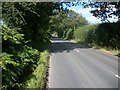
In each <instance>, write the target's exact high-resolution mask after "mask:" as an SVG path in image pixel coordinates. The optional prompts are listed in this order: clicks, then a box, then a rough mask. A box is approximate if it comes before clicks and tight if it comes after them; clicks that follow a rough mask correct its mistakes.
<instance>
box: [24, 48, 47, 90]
mask: <svg viewBox="0 0 120 90" xmlns="http://www.w3.org/2000/svg"><path fill="white" fill-rule="evenodd" d="M40 57H41V58H40V59H39V61H38V66H37V68H36V69H35V70H34V72H33V73H32V75H31V76H30V79H29V80H28V81H27V82H26V83H25V87H24V88H38V89H40V90H42V89H45V85H46V77H47V73H46V72H47V68H48V57H49V52H48V51H47V50H45V51H44V52H42V53H41V54H40Z"/></svg>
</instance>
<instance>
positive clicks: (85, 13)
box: [71, 8, 101, 24]
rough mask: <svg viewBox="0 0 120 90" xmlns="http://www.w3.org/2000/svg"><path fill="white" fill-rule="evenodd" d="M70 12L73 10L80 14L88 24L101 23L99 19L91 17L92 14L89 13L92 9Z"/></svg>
mask: <svg viewBox="0 0 120 90" xmlns="http://www.w3.org/2000/svg"><path fill="white" fill-rule="evenodd" d="M71 10H73V11H75V12H77V13H79V14H81V15H82V16H83V17H85V18H86V19H87V20H88V22H90V23H94V24H95V23H101V21H100V19H98V18H96V17H94V16H92V14H91V13H90V11H91V10H93V9H91V8H81V9H79V10H76V9H74V8H72V9H71Z"/></svg>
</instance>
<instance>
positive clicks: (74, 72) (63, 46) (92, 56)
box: [49, 38, 120, 88]
mask: <svg viewBox="0 0 120 90" xmlns="http://www.w3.org/2000/svg"><path fill="white" fill-rule="evenodd" d="M51 52H52V53H51V56H50V69H49V88H118V79H119V78H120V76H119V75H118V57H117V56H113V55H111V54H108V53H105V52H102V51H100V50H96V49H93V48H88V47H86V46H83V45H80V44H76V43H73V42H71V41H65V40H62V39H57V38H54V39H53V40H52V49H51Z"/></svg>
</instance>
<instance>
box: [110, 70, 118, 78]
mask: <svg viewBox="0 0 120 90" xmlns="http://www.w3.org/2000/svg"><path fill="white" fill-rule="evenodd" d="M109 72H111V73H112V74H114V75H115V76H116V77H117V78H120V76H119V75H117V74H115V73H114V72H112V71H109Z"/></svg>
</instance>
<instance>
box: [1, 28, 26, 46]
mask: <svg viewBox="0 0 120 90" xmlns="http://www.w3.org/2000/svg"><path fill="white" fill-rule="evenodd" d="M2 35H3V39H4V40H5V41H6V40H9V41H11V42H13V43H16V44H20V43H21V41H22V40H23V36H24V35H23V34H20V33H18V32H17V30H15V29H9V28H7V27H3V32H2Z"/></svg>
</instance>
